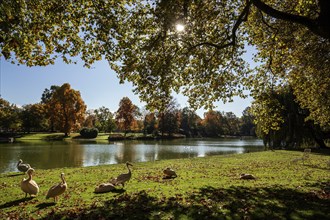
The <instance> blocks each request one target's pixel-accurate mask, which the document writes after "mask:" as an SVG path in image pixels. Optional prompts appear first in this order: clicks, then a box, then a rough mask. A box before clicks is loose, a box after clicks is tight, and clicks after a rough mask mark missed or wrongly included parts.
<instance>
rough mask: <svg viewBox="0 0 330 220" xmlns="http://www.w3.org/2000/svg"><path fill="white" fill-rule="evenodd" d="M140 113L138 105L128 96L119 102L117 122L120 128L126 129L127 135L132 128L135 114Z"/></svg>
mask: <svg viewBox="0 0 330 220" xmlns="http://www.w3.org/2000/svg"><path fill="white" fill-rule="evenodd" d="M137 115H138V107H137V106H136V105H134V104H133V103H132V101H131V100H130V99H129V98H128V97H124V98H122V99H121V100H120V102H119V108H118V110H117V112H116V122H117V126H118V128H120V129H122V130H124V132H125V136H126V134H127V132H128V131H129V130H130V128H131V125H132V123H133V122H134V120H135V116H137Z"/></svg>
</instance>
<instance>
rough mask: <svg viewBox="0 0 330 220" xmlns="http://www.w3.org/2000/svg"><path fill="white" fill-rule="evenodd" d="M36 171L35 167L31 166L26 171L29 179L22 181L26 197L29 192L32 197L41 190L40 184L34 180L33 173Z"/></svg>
mask: <svg viewBox="0 0 330 220" xmlns="http://www.w3.org/2000/svg"><path fill="white" fill-rule="evenodd" d="M33 172H34V169H33V168H30V169H28V170H27V171H26V173H27V174H28V176H29V177H28V178H27V179H25V178H24V179H23V180H22V182H21V189H22V190H23V192H25V198H26V196H27V194H30V197H32V196H33V197H35V196H37V194H38V192H39V186H38V184H37V183H36V182H35V181H34V180H32V174H33Z"/></svg>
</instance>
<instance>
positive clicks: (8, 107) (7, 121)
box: [0, 98, 22, 132]
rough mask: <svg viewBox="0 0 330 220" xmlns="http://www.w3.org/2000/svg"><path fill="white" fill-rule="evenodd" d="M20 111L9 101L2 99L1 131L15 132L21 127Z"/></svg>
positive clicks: (0, 110)
mask: <svg viewBox="0 0 330 220" xmlns="http://www.w3.org/2000/svg"><path fill="white" fill-rule="evenodd" d="M19 116H20V110H19V108H18V107H17V106H16V105H14V104H10V103H9V102H8V101H6V100H4V99H3V98H0V130H1V131H2V132H3V131H4V132H13V131H14V132H15V131H17V130H18V129H19V127H20V126H21V123H22V122H21V120H20V117H19Z"/></svg>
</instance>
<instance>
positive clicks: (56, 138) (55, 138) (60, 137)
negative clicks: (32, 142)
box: [42, 134, 68, 141]
mask: <svg viewBox="0 0 330 220" xmlns="http://www.w3.org/2000/svg"><path fill="white" fill-rule="evenodd" d="M65 138H68V137H66V136H65V135H64V134H58V135H53V134H52V135H47V136H46V137H43V138H42V140H44V141H62V140H64V139H65Z"/></svg>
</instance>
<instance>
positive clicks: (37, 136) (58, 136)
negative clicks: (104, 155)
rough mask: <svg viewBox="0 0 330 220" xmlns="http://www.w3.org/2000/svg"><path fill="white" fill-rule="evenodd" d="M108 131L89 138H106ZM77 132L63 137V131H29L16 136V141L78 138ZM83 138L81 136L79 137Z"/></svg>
mask: <svg viewBox="0 0 330 220" xmlns="http://www.w3.org/2000/svg"><path fill="white" fill-rule="evenodd" d="M108 137H109V134H108V133H99V134H98V136H97V137H96V138H93V139H89V140H108ZM80 138H81V137H80V134H79V133H71V134H70V136H69V137H65V136H64V133H30V134H23V135H22V137H19V138H16V140H17V141H29V140H44V141H52V140H72V139H80ZM81 139H83V138H81Z"/></svg>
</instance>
